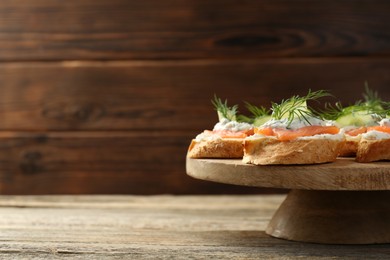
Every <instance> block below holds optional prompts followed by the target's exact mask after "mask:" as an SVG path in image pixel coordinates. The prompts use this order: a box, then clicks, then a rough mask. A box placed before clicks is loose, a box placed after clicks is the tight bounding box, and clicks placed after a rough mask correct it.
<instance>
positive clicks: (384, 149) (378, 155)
mask: <svg viewBox="0 0 390 260" xmlns="http://www.w3.org/2000/svg"><path fill="white" fill-rule="evenodd" d="M382 160H390V139H366V138H364V137H362V139H361V140H360V142H359V146H358V149H357V153H356V161H357V162H361V163H367V162H374V161H382Z"/></svg>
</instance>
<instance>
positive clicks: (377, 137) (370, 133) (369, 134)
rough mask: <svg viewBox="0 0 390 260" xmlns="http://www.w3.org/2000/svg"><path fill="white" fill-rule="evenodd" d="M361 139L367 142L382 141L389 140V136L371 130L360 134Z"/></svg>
mask: <svg viewBox="0 0 390 260" xmlns="http://www.w3.org/2000/svg"><path fill="white" fill-rule="evenodd" d="M362 137H363V138H364V139H367V140H383V139H389V138H390V134H388V133H384V132H380V131H376V130H371V131H368V132H367V133H364V134H362Z"/></svg>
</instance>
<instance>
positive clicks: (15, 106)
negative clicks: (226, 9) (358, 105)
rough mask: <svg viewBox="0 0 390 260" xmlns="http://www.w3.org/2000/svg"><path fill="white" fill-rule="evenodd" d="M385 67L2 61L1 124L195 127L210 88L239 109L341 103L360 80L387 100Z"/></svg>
mask: <svg viewBox="0 0 390 260" xmlns="http://www.w3.org/2000/svg"><path fill="white" fill-rule="evenodd" d="M389 70H390V61H388V60H387V59H379V58H378V59H370V60H366V59H322V60H318V59H296V60H295V59H294V60H291V59H278V60H262V61H256V60H236V61H216V60H214V61H177V62H172V61H166V62H152V61H151V62H147V61H143V62H142V61H139V62H63V63H57V62H55V63H44V62H42V63H39V62H38V63H3V64H0V84H1V89H0V92H1V93H0V117H1V119H2V122H1V124H0V129H1V130H22V131H23V130H34V131H36V130H158V131H160V130H172V129H174V130H190V131H199V132H200V131H203V129H210V128H212V127H213V125H214V124H215V122H216V120H217V116H216V113H215V111H214V109H213V107H212V105H211V103H210V99H211V98H212V97H213V95H214V94H217V95H219V96H220V97H221V98H227V99H228V100H229V103H230V104H234V103H239V104H241V111H243V112H244V111H245V109H244V108H243V107H244V106H243V101H249V102H252V103H254V104H257V105H264V106H269V105H270V101H276V102H278V101H280V100H281V99H283V98H286V97H289V96H291V95H296V94H306V93H307V90H308V89H309V88H311V89H327V90H329V91H331V92H332V93H333V94H334V95H335V96H336V97H338V98H339V99H341V100H342V101H344V102H345V103H348V102H354V101H355V100H356V99H360V98H362V97H361V93H362V92H363V89H364V88H363V85H364V82H365V81H366V80H367V81H368V82H369V84H370V86H371V87H372V88H373V89H375V90H377V91H378V92H379V93H380V94H381V96H382V97H383V99H385V100H390V92H389V90H388V86H389V85H390V75H389V73H388V71H389ZM331 100H333V101H336V100H338V99H331ZM184 122H185V123H184Z"/></svg>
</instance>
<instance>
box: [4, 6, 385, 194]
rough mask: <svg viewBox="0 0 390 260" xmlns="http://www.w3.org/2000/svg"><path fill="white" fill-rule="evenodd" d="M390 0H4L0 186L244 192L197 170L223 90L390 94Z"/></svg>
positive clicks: (15, 190) (14, 190)
mask: <svg viewBox="0 0 390 260" xmlns="http://www.w3.org/2000/svg"><path fill="white" fill-rule="evenodd" d="M389 13H390V2H389V1H385V0H382V1H379V0H364V1H362V0H355V1H351V0H341V1H340V0H337V1H336V0H329V1H311V0H293V1H287V0H285V1H281V0H269V1H267V0H260V1H257V0H253V1H236V0H213V1H210V0H183V1H172V0H166V1H160V0H142V1H136V0H78V1H61V0H12V1H11V0H3V1H1V2H0V119H1V121H0V193H1V194H47V193H131V194H157V193H176V194H186V193H242V192H259V191H261V192H267V191H269V190H267V189H264V190H260V189H249V188H243V187H235V186H228V185H222V184H213V183H208V182H202V181H197V180H193V179H191V178H189V177H187V176H186V175H185V168H184V163H185V154H186V149H187V146H188V144H189V142H190V139H191V138H192V137H193V136H195V135H196V134H197V133H198V132H200V131H202V130H203V129H205V128H211V127H212V126H213V125H214V123H215V121H216V115H215V112H214V111H213V109H212V107H211V104H210V99H211V98H212V96H213V95H214V93H216V94H217V95H219V96H220V97H222V98H227V99H228V100H229V102H230V103H232V104H233V103H236V102H237V103H238V102H241V101H242V100H246V101H249V102H253V103H256V104H262V105H268V104H269V102H270V101H271V100H274V101H278V100H280V99H282V98H285V97H288V96H290V95H292V94H303V93H305V92H306V91H307V89H308V88H311V89H328V90H330V91H332V92H333V94H334V95H335V96H338V97H340V98H341V99H342V100H343V101H344V102H351V101H353V100H354V99H356V98H360V96H361V95H360V93H361V92H362V90H363V84H364V81H366V80H367V81H368V82H369V84H370V86H371V87H372V88H373V89H376V90H378V91H379V92H380V93H381V94H382V96H383V97H384V98H385V99H390V89H389V86H390V73H389V72H390V15H389Z"/></svg>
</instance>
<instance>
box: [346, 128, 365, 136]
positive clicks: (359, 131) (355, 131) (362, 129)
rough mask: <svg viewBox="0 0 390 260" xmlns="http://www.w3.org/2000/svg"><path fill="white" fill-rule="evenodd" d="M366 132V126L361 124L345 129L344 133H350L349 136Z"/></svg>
mask: <svg viewBox="0 0 390 260" xmlns="http://www.w3.org/2000/svg"><path fill="white" fill-rule="evenodd" d="M366 132H367V127H365V126H362V127H358V128H354V129H351V130H349V131H346V132H345V134H347V135H350V136H357V135H360V134H364V133H366Z"/></svg>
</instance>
